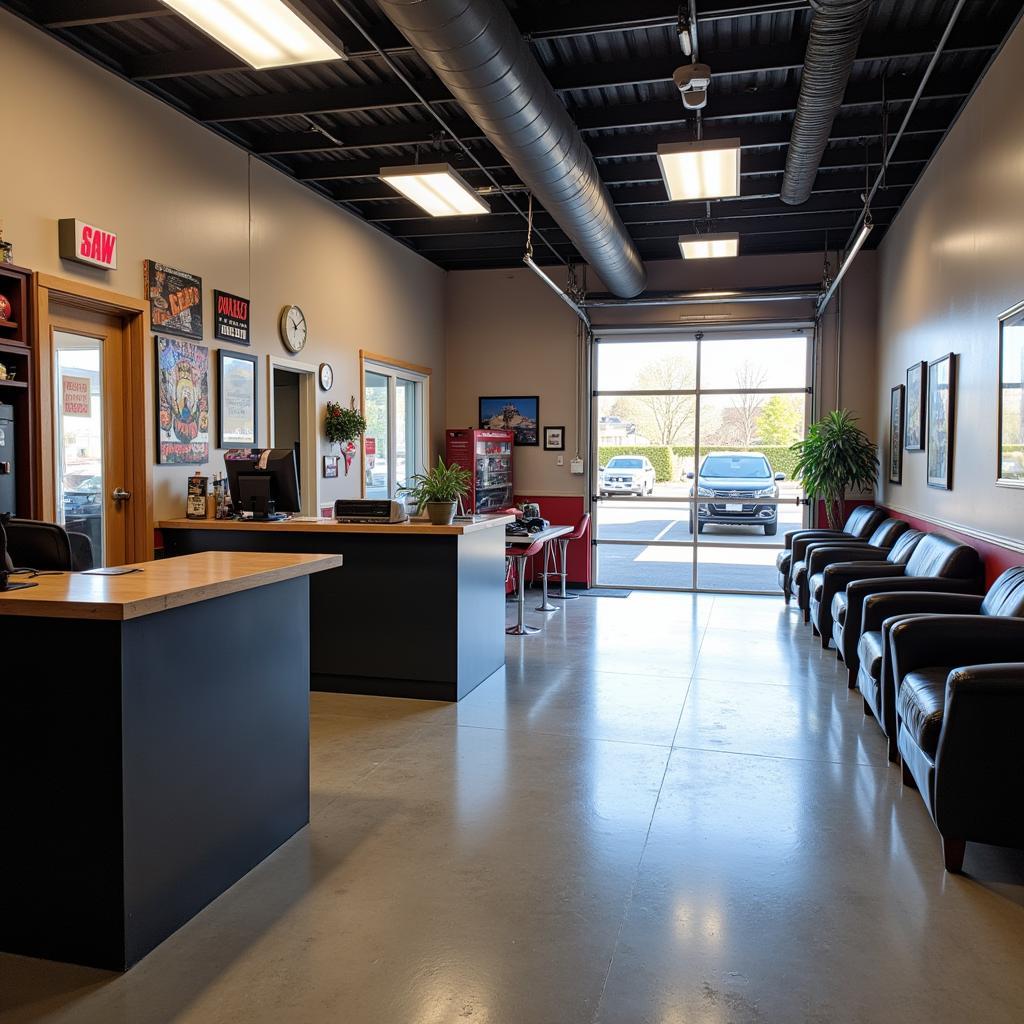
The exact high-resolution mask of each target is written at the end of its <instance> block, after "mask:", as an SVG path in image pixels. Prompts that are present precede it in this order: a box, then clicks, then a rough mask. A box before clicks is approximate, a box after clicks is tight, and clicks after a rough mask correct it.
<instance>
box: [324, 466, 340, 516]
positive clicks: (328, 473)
mask: <svg viewBox="0 0 1024 1024" xmlns="http://www.w3.org/2000/svg"><path fill="white" fill-rule="evenodd" d="M339 457H340V456H338V455H325V456H324V479H325V480H334V479H336V478H337V476H338V459H339ZM331 514H332V515H333V510H332V513H331Z"/></svg>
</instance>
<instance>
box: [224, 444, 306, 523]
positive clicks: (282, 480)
mask: <svg viewBox="0 0 1024 1024" xmlns="http://www.w3.org/2000/svg"><path fill="white" fill-rule="evenodd" d="M224 465H225V467H226V468H227V473H228V488H229V489H230V491H231V499H232V502H233V504H234V508H235V513H236V514H238V515H251V516H252V518H253V519H270V518H275V519H277V518H284V516H285V515H294V514H297V513H298V512H301V511H302V507H301V501H300V495H299V474H298V467H297V464H296V461H295V450H294V449H293V448H232V449H230V450H229V451H227V452H225V453H224Z"/></svg>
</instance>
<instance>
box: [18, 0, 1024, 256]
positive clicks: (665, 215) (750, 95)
mask: <svg viewBox="0 0 1024 1024" xmlns="http://www.w3.org/2000/svg"><path fill="white" fill-rule="evenodd" d="M304 2H305V5H306V7H307V8H308V9H309V10H310V11H311V12H312V13H313V14H315V15H316V16H317V17H319V18H321V19H322V20H323V21H324V22H325V23H326V24H327V25H328V26H330V28H331V29H332V30H333V31H335V32H336V33H337V35H338V37H339V38H340V39H341V40H343V42H344V43H345V45H346V48H347V50H348V52H349V54H350V59H349V60H348V61H335V62H331V63H325V64H317V65H307V66H302V67H294V68H282V69H275V70H268V71H254V70H252V69H247V68H245V67H244V66H243V65H242V62H241V61H239V59H238V58H237V57H235V56H234V55H233V54H231V53H229V52H228V51H226V50H224V49H223V48H221V47H220V46H218V45H217V44H215V43H213V42H212V41H211V40H210V39H209V38H207V37H206V36H205V35H204V34H203V33H201V32H199V31H198V30H197V29H195V28H194V27H193V26H192V25H191V24H189V23H188V22H187V21H185V20H183V19H182V18H180V17H178V16H177V15H175V14H174V13H173V12H172V11H171V10H170V9H169V8H167V7H166V6H164V5H163V4H161V3H160V2H159V0H44V2H31V0H0V6H4V7H6V8H8V9H10V10H12V11H14V12H15V13H17V14H19V15H20V16H22V17H24V18H25V19H27V20H28V21H31V22H33V23H34V24H36V25H38V26H40V27H42V28H44V29H45V30H46V31H49V32H51V33H52V34H53V35H54V36H56V37H57V38H58V39H60V40H61V41H62V42H64V43H66V44H67V45H69V46H71V47H73V48H74V49H76V50H79V51H80V52H82V53H84V54H85V55H87V56H88V57H90V58H92V59H93V60H95V61H97V62H98V63H100V64H102V65H103V66H104V67H107V68H109V69H110V70H111V71H113V72H115V73H117V74H119V75H121V76H123V77H125V78H126V79H128V80H130V81H132V82H133V83H135V84H136V85H137V86H138V87H140V88H142V89H145V90H146V91H148V92H151V93H152V94H154V95H156V96H158V97H160V98H161V99H163V100H165V101H166V102H168V103H170V104H171V105H172V106H174V107H176V108H177V109H179V110H181V111H182V112H183V113H185V114H187V115H188V116H190V117H192V118H194V119H196V120H198V121H200V122H202V123H204V124H206V125H207V126H208V127H209V128H210V129H211V130H212V131H215V132H218V133H219V134H221V135H224V136H225V137H227V138H229V139H231V140H232V141H234V142H236V143H238V144H240V145H242V146H244V147H245V148H246V149H248V150H250V151H252V152H254V153H256V154H258V155H259V156H260V157H261V158H262V159H264V160H267V161H268V162H270V163H272V164H273V165H275V166H277V167H279V168H280V169H281V170H282V171H284V172H285V173H287V174H290V175H292V176H294V177H296V178H297V179H299V180H300V181H302V182H303V183H304V184H306V185H307V186H308V187H309V188H311V189H313V190H315V191H316V192H318V193H320V194H322V195H324V196H327V197H329V198H330V199H332V200H333V201H335V202H337V203H339V204H341V205H344V206H345V207H346V208H348V209H350V210H353V211H354V212H356V213H358V214H359V215H360V216H362V217H364V218H366V219H367V220H369V221H370V222H371V223H373V224H374V225H375V226H376V227H378V228H379V229H380V230H382V231H385V232H387V233H388V234H391V235H393V236H394V237H396V238H398V239H400V240H401V241H403V242H404V243H405V244H407V245H409V246H410V247H412V248H413V249H415V250H417V251H419V252H421V253H423V254H424V255H425V256H426V257H427V258H429V259H431V260H433V261H434V262H436V263H438V264H439V265H440V266H443V267H447V268H463V267H491V266H510V265H516V264H518V263H519V262H520V261H521V258H522V253H523V247H524V243H525V227H524V224H523V221H522V219H521V218H519V217H518V216H517V215H516V214H515V213H514V212H513V211H512V210H511V209H510V207H509V205H508V203H507V201H506V200H505V199H502V198H501V197H497V198H492V199H491V206H492V209H493V211H494V212H493V213H492V214H491V215H490V216H486V217H473V218H446V219H434V218H430V217H427V216H426V215H425V214H423V213H422V212H421V211H420V210H419V209H418V207H416V206H414V205H413V204H411V203H409V202H407V201H405V200H403V199H401V198H399V197H398V196H397V195H396V194H395V193H393V192H392V191H391V190H390V189H389V188H388V187H387V186H385V185H383V184H382V183H381V182H379V181H378V180H377V178H376V173H377V170H378V169H379V167H380V166H382V165H386V164H389V163H390V164H393V163H411V162H413V161H414V160H415V159H416V158H417V156H418V155H420V156H422V157H423V158H424V159H432V158H434V156H433V155H434V153H435V152H436V153H437V154H438V157H439V158H442V159H447V160H449V161H450V162H451V163H453V164H454V165H455V166H457V167H459V168H461V169H463V171H464V173H465V174H466V177H467V178H468V179H469V180H470V181H471V182H472V183H473V184H474V185H476V186H482V185H484V184H486V178H485V177H484V175H483V174H482V172H480V171H479V170H478V169H477V168H476V167H475V166H474V165H473V164H472V163H471V162H470V161H469V159H468V158H467V157H466V156H465V155H464V154H463V153H462V152H461V151H460V150H459V148H458V147H457V146H456V145H455V144H454V143H453V142H451V141H450V140H448V141H446V140H445V139H444V137H443V133H440V131H439V128H438V125H437V123H436V121H435V120H433V118H432V117H431V116H430V115H429V113H427V112H426V111H425V110H424V108H423V107H422V106H421V105H420V104H418V102H417V101H416V100H415V98H414V97H413V96H412V95H411V94H410V93H409V91H408V90H407V89H406V87H405V86H404V85H402V83H401V82H400V81H399V79H398V78H397V77H396V75H395V74H394V73H393V71H392V70H391V68H390V67H389V66H388V63H387V61H385V60H383V59H382V58H381V57H380V56H379V55H378V54H376V53H374V52H373V51H372V49H371V47H370V46H369V44H368V43H367V42H366V40H365V39H364V38H363V37H362V36H361V35H360V34H359V33H358V32H357V31H356V30H355V29H354V27H353V26H352V25H351V23H350V22H349V21H348V20H347V19H346V18H345V17H344V16H343V15H342V13H341V12H340V11H339V10H338V8H339V6H342V7H344V8H346V9H347V10H349V11H350V12H352V13H353V14H354V15H355V16H356V18H357V19H358V20H359V21H360V22H361V23H362V24H363V26H364V27H366V28H367V30H368V31H369V33H370V35H371V36H372V38H373V40H374V42H376V43H377V44H378V45H380V46H381V47H382V48H383V49H385V50H386V52H387V54H388V58H389V59H390V60H391V61H393V62H394V63H395V65H396V66H397V67H398V68H399V69H400V70H401V72H402V74H404V75H406V76H408V77H409V78H410V79H412V80H413V81H414V82H415V83H416V84H417V87H418V88H420V89H421V90H422V91H423V93H424V94H425V95H426V97H427V98H428V99H429V100H430V101H431V103H432V106H433V107H434V109H435V110H436V111H437V112H438V113H440V114H441V115H442V116H443V117H444V118H445V119H446V121H447V122H448V123H449V125H450V126H451V127H452V128H453V129H454V130H455V131H456V133H457V134H458V136H459V137H460V139H462V140H463V142H464V143H465V144H466V145H467V146H468V147H469V148H470V150H471V151H472V152H473V154H474V155H475V156H476V157H477V158H478V159H479V160H480V161H481V163H483V164H484V165H485V166H486V167H488V168H489V169H491V171H492V173H493V174H494V176H495V177H496V178H497V179H498V180H499V181H500V182H501V183H502V184H503V185H514V184H516V176H515V174H514V172H513V171H512V170H511V169H510V168H508V167H507V166H506V165H505V163H504V160H503V159H502V158H501V157H500V156H499V155H498V153H497V151H496V150H495V149H494V148H493V147H492V146H491V145H490V143H489V142H487V140H486V139H485V138H484V137H483V135H482V133H481V132H480V131H479V129H478V128H477V127H476V126H475V125H474V124H473V123H472V122H471V121H469V120H468V118H467V117H466V116H465V114H464V113H463V112H462V110H461V108H460V107H459V105H458V104H457V103H456V102H455V101H454V100H453V99H451V98H450V97H449V96H448V94H447V92H446V90H445V89H444V88H443V86H441V84H440V83H439V82H438V81H437V79H436V78H434V77H433V75H432V74H431V72H430V71H429V70H428V68H427V67H426V65H425V64H424V62H423V61H422V60H421V59H420V58H419V56H418V55H417V54H416V53H415V52H414V51H412V50H411V49H410V48H409V46H408V44H406V43H405V41H404V40H403V39H402V38H401V37H400V36H399V35H398V33H397V32H396V31H395V29H394V28H393V27H392V26H391V25H390V23H388V22H387V21H386V20H385V19H384V18H383V17H382V15H381V14H380V12H379V11H378V10H377V8H376V5H375V4H374V3H373V2H372V0H338V2H337V3H336V2H335V0H304ZM954 3H955V0H922V2H916V0H915V2H906V0H875V3H874V5H873V8H872V13H871V17H870V21H869V23H868V27H867V30H866V31H865V34H864V38H863V40H862V44H861V47H860V51H859V55H858V61H857V63H856V64H855V66H854V70H853V74H852V75H851V78H850V84H849V86H848V88H847V92H846V96H845V99H844V103H843V106H842V108H841V110H840V112H839V115H838V117H837V119H836V122H835V125H834V126H833V131H832V136H831V139H830V143H829V147H828V149H827V151H826V154H825V158H824V160H823V162H822V168H821V170H820V171H819V173H818V176H817V180H816V182H815V189H814V193H813V194H812V196H811V199H810V200H809V201H808V202H807V203H806V204H805V205H804V206H802V207H796V208H794V207H787V206H785V205H784V204H782V202H781V201H780V200H779V199H778V189H779V185H780V183H781V175H782V168H783V166H784V164H785V152H786V146H787V143H788V139H789V131H790V126H791V122H792V116H793V108H794V105H795V102H796V97H797V93H798V90H799V85H800V65H801V63H802V59H803V51H804V48H805V46H806V41H807V34H808V28H809V25H810V19H811V12H810V8H809V5H808V3H807V2H806V0H700V2H698V4H697V13H698V35H699V44H700V56H701V60H703V61H705V62H706V63H708V64H710V65H711V68H712V71H713V73H714V80H713V82H712V89H711V92H710V96H709V102H708V106H707V108H706V110H705V111H704V125H705V134H706V135H709V136H711V135H714V134H721V135H739V136H740V138H741V139H742V141H743V146H744V152H743V196H742V197H741V198H740V199H734V200H718V201H715V202H713V203H712V204H711V224H712V226H713V227H714V228H715V229H717V230H739V231H741V234H742V242H741V245H742V251H744V252H747V253H776V252H795V251H809V250H811V251H813V250H820V249H822V248H824V247H825V245H826V241H827V242H828V243H829V244H831V245H832V246H833V247H834V246H836V245H840V244H842V242H843V241H844V240H845V237H846V232H848V231H849V230H850V228H851V227H852V225H853V223H854V220H855V218H856V216H857V213H858V212H859V209H860V206H861V200H860V194H861V192H862V191H863V182H864V176H865V162H866V161H867V162H868V163H873V164H874V165H875V166H876V168H877V164H878V161H879V159H880V153H881V148H882V132H883V118H882V91H883V83H884V89H885V93H886V96H887V98H888V100H889V104H888V106H889V130H890V132H894V131H895V128H896V126H897V125H898V124H899V121H900V120H901V119H902V116H903V113H904V111H905V110H906V104H907V102H908V101H909V99H910V97H911V96H912V95H913V92H914V90H915V89H916V87H917V85H918V82H919V81H920V77H921V75H922V73H923V71H924V68H925V66H926V64H927V62H928V60H929V59H930V57H931V54H932V52H933V50H934V47H935V45H936V43H937V41H938V39H939V36H940V34H941V32H942V29H943V28H944V26H945V24H946V22H947V20H948V18H949V16H950V13H951V11H952V9H953V6H954ZM1022 6H1024V5H1022V4H1021V3H1019V2H1007V0H993V2H982V0H969V2H968V3H967V5H966V7H965V8H964V11H963V12H962V14H961V16H960V19H959V23H958V27H957V30H956V31H955V32H954V34H953V36H952V38H951V40H950V42H949V44H948V45H947V52H946V53H945V54H944V55H943V56H942V57H941V59H940V61H939V63H938V66H937V67H936V69H935V72H934V74H933V77H932V81H931V83H930V84H929V86H928V89H927V90H926V92H925V99H924V100H923V101H922V103H921V104H920V106H919V108H918V111H917V112H916V114H915V116H914V118H913V120H912V121H911V124H910V128H909V131H908V133H907V135H906V136H905V138H904V140H903V141H902V142H901V144H900V147H899V149H898V150H897V153H896V156H895V160H894V163H893V165H892V167H891V170H890V173H889V175H888V181H887V186H888V187H887V188H886V189H885V190H883V191H882V192H880V193H879V195H878V197H877V200H876V203H875V204H874V205H875V208H874V216H875V222H876V224H877V225H878V227H879V229H878V230H876V231H875V232H873V234H872V237H871V240H870V244H871V245H877V244H878V242H879V241H880V240H881V238H882V237H883V236H884V232H885V228H886V227H887V226H888V224H889V223H890V222H891V220H892V218H893V216H895V213H896V211H897V210H898V209H899V206H900V205H901V204H902V202H903V201H904V199H905V198H906V195H907V194H908V192H909V190H910V188H911V187H912V185H913V183H914V181H916V179H917V177H918V175H919V174H920V172H921V170H922V168H923V167H924V165H925V163H926V162H927V160H928V158H929V157H930V155H931V154H932V152H934V150H935V148H936V147H937V145H938V144H939V142H940V141H941V139H942V137H943V135H944V134H945V132H946V131H947V130H948V128H949V126H950V124H951V123H952V122H953V120H954V119H955V117H956V115H957V113H958V111H959V110H960V108H961V107H962V105H963V103H964V101H965V100H966V98H967V96H968V95H969V93H970V91H971V90H972V89H973V88H974V86H975V84H976V83H977V81H978V79H979V77H980V76H981V75H982V74H983V73H984V69H985V68H986V66H987V64H988V62H989V61H990V60H991V58H992V56H993V54H994V53H995V51H996V49H997V48H998V46H999V45H1000V43H1001V42H1002V40H1003V39H1004V38H1005V36H1006V35H1007V33H1008V32H1009V30H1010V29H1011V28H1012V26H1013V25H1014V23H1015V22H1016V19H1017V18H1018V16H1019V15H1020V13H1021V8H1022ZM508 7H509V9H510V11H511V13H512V14H513V17H514V18H515V19H516V22H517V24H518V25H519V27H520V29H521V30H522V31H523V32H524V34H525V35H526V36H527V38H529V39H530V41H531V46H532V49H533V52H534V54H535V55H536V57H537V59H538V60H539V62H540V63H541V66H542V67H543V68H544V70H545V71H546V73H547V74H548V76H549V78H550V79H551V81H552V84H553V85H554V86H555V88H556V89H558V90H559V92H560V94H561V96H562V98H563V100H564V102H565V104H566V106H567V107H568V109H569V110H570V112H571V113H572V114H573V116H574V118H575V120H576V122H577V124H578V125H579V127H580V128H581V130H582V131H583V132H584V137H585V138H586V139H587V141H588V143H589V144H590V146H591V149H592V151H593V152H594V155H595V158H596V159H597V161H598V166H599V168H600V169H601V174H602V177H603V178H604V180H605V182H606V184H607V185H608V186H609V188H610V189H611V193H612V197H613V199H614V200H615V202H616V205H617V207H618V208H619V211H620V213H621V215H622V217H623V219H624V220H625V222H626V224H627V226H628V228H629V230H630V233H631V234H632V235H633V237H634V239H635V240H636V243H637V246H638V248H639V249H640V253H641V255H642V256H643V257H644V258H645V259H664V258H671V257H674V256H676V255H678V249H677V247H676V242H675V238H676V236H677V235H678V234H680V233H687V232H689V231H691V230H692V229H693V225H694V224H695V223H697V222H700V223H701V224H704V223H706V208H705V207H704V206H703V204H685V203H683V204H679V203H668V202H667V201H666V196H665V192H664V188H663V186H662V184H661V179H660V176H659V174H658V171H657V163H656V160H655V158H654V155H653V154H654V151H655V148H656V146H657V144H658V143H659V142H665V141H674V140H681V139H686V138H692V137H693V132H694V124H693V119H692V117H691V118H690V119H689V120H687V117H686V115H685V113H684V111H683V107H682V103H681V102H680V100H679V96H678V93H677V91H676V89H675V87H674V86H673V85H672V83H671V80H670V76H671V72H672V69H673V68H674V67H676V66H677V65H679V64H681V63H685V59H684V58H683V56H682V54H681V52H680V50H679V45H678V40H677V36H676V30H675V24H676V20H677V17H678V13H679V7H678V4H677V3H669V2H664V0H629V2H623V0H589V2H588V3H586V4H581V3H579V2H578V0H508ZM316 127H319V128H321V129H323V131H324V132H326V133H327V135H324V134H322V133H318V132H317V131H315V130H314V129H315V128H316ZM328 136H333V138H334V139H336V140H337V141H338V142H340V143H341V145H338V144H336V142H334V141H332V140H331V139H330V138H328ZM515 202H516V203H517V204H519V205H523V204H524V202H525V200H524V197H523V196H522V195H521V194H516V196H515ZM537 225H538V227H539V228H540V229H542V230H543V231H544V233H545V236H546V237H547V238H548V239H549V240H550V242H551V243H552V245H553V246H554V248H555V249H556V250H557V251H558V253H559V254H560V256H561V257H563V258H565V259H573V258H574V257H575V250H574V248H573V246H572V245H571V243H569V241H568V239H566V237H565V236H564V234H563V233H562V232H561V231H560V230H559V229H558V228H557V226H556V225H555V224H554V222H553V221H552V220H551V218H550V217H548V216H547V215H546V214H545V213H543V212H540V213H539V214H538V217H537ZM538 257H539V259H540V260H541V261H542V262H543V261H544V260H546V259H553V258H554V257H553V256H552V255H551V252H550V250H545V249H542V248H538Z"/></svg>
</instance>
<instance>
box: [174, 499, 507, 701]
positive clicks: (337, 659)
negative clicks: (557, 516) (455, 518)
mask: <svg viewBox="0 0 1024 1024" xmlns="http://www.w3.org/2000/svg"><path fill="white" fill-rule="evenodd" d="M508 522H511V517H509V516H493V517H487V518H485V519H481V520H478V521H476V522H467V523H456V524H454V525H452V526H431V525H430V524H429V523H426V522H418V521H411V522H406V523H396V524H392V525H388V524H357V523H336V522H334V521H333V520H324V519H299V518H296V519H288V520H285V521H283V522H277V523H272V522H271V523H268V522H263V523H254V522H240V521H237V520H214V519H195V520H193V519H174V520H170V521H167V522H162V523H159V524H158V525H159V527H160V530H161V532H162V534H163V538H164V550H165V552H166V553H167V554H168V555H181V554H189V553H192V552H196V551H281V552H307V553H311V552H312V553H332V554H342V555H343V556H344V558H345V568H344V570H341V571H329V572H325V573H321V574H319V575H318V576H316V577H314V578H313V579H312V580H311V581H310V685H311V686H312V688H313V689H314V690H328V691H332V692H336V693H364V694H377V695H382V696H391V697H419V698H424V699H430V700H448V701H455V700H459V699H460V698H462V697H464V696H465V695H466V694H467V693H469V692H470V691H471V690H472V689H474V687H476V686H479V684H480V683H482V682H483V681H484V680H485V679H487V678H488V677H489V676H491V675H492V674H493V673H494V672H496V671H497V670H498V669H500V668H501V667H502V666H503V665H504V664H505V585H504V580H505V529H504V528H505V524H506V523H508Z"/></svg>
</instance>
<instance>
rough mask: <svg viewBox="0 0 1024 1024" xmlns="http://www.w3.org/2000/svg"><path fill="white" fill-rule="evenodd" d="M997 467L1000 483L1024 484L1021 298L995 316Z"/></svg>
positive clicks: (1023, 314)
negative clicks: (996, 317) (997, 424)
mask: <svg viewBox="0 0 1024 1024" xmlns="http://www.w3.org/2000/svg"><path fill="white" fill-rule="evenodd" d="M998 440H999V467H998V470H997V475H996V483H998V484H999V485H1000V486H1001V487H1024V302H1018V303H1017V305H1016V306H1013V307H1012V308H1011V309H1008V310H1007V311H1006V312H1005V313H1004V314H1003V315H1002V316H1001V317H1000V318H999V439H998Z"/></svg>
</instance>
